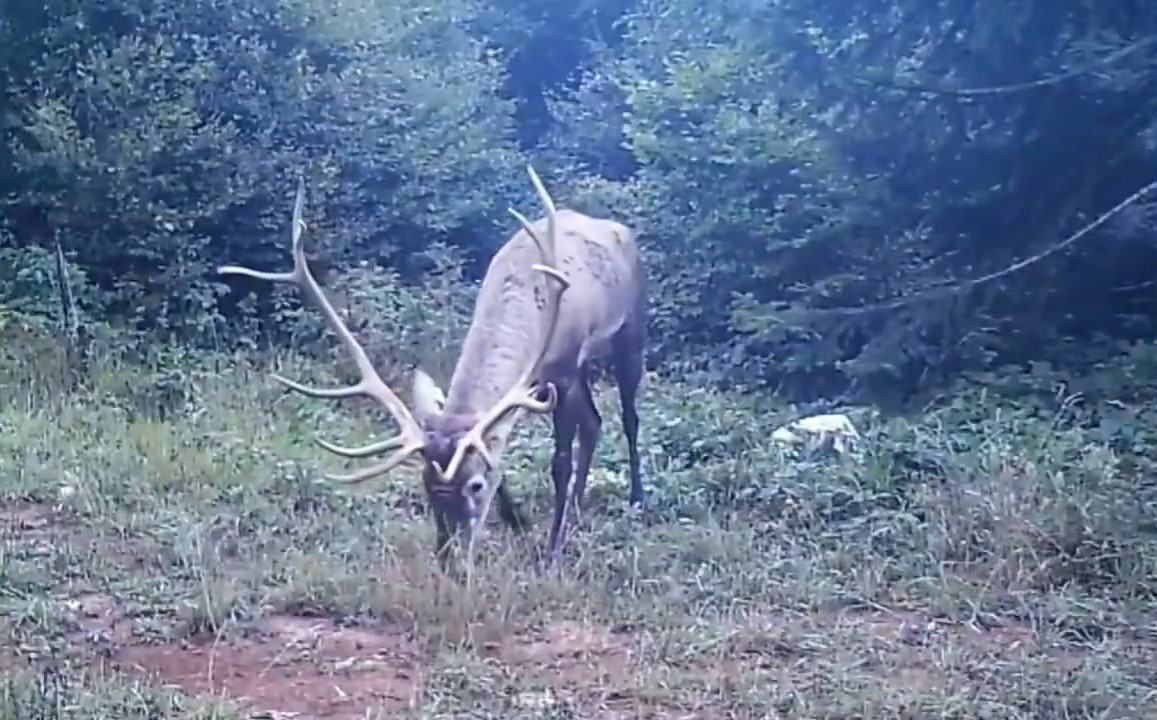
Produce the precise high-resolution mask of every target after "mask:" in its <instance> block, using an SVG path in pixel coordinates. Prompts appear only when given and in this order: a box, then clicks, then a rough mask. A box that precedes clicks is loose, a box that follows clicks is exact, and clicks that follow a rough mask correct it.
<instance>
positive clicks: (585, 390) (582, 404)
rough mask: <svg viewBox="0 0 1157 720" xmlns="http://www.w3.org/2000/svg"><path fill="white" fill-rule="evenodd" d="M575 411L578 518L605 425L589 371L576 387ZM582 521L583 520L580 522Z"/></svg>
mask: <svg viewBox="0 0 1157 720" xmlns="http://www.w3.org/2000/svg"><path fill="white" fill-rule="evenodd" d="M573 395H574V410H575V415H576V417H577V422H578V457H577V458H576V459H575V465H574V487H573V488H572V500H571V502H572V504H573V505H574V509H575V515H576V517H578V518H580V519H581V517H582V507H583V502H584V500H585V498H586V492H587V476H588V475H589V474H590V471H591V463H592V462H593V461H594V458H595V448H596V447H597V446H598V442H599V431H600V429H601V428H602V425H603V418H602V417H601V416H600V415H599V411H598V408H596V407H595V399H594V395H593V394H592V389H591V375H590V372H589V370H585V369H584V371H583V373H582V381H581V382H579V383H578V384H577V385H575V386H574V391H573ZM580 521H581V520H580Z"/></svg>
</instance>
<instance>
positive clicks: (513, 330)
mask: <svg viewBox="0 0 1157 720" xmlns="http://www.w3.org/2000/svg"><path fill="white" fill-rule="evenodd" d="M528 170H529V172H530V178H531V181H532V182H533V183H534V187H535V190H536V191H537V193H538V196H539V199H540V200H541V201H542V203H543V205H545V206H546V217H544V218H542V219H540V220H538V221H536V222H534V223H531V222H529V221H528V220H527V219H526V218H525V217H523V216H522V215H521V214H520V213H518V212H517V211H515V210H513V209H512V210H510V212H511V214H512V215H514V217H515V218H516V219H517V220H518V222H519V223H520V224H521V225H522V229H521V230H519V231H518V232H516V233H515V234H514V236H513V237H511V238H510V239H509V240H508V241H507V242H506V244H505V245H503V246H502V247H501V248H500V249H499V250H498V252H497V253H496V254H495V255H494V257H493V258H492V259H491V261H490V266H489V268H488V269H487V271H486V276H485V278H484V279H483V280H482V286H481V288H480V289H479V291H478V297H477V300H476V301H475V304H474V316H473V319H472V321H471V323H470V329H469V331H468V332H467V334H466V339H465V341H464V343H463V346H462V352H461V355H460V356H459V358H458V362H457V365H456V367H455V369H454V375H453V377H452V378H451V380H450V387H449V390H448V392H446V393H443V392H442V390H441V389H440V388H439V387H438V386H437V384H436V383H435V382H434V380H433V379H431V378H430V376H429V375H427V374H426V373H425V372H423V371H422V370H421V369H416V370H415V371H414V381H413V397H412V403H413V412H412V413H411V411H410V410H409V409H408V408H407V407H406V406H405V404H404V403H403V402H402V401H401V400H400V399H399V398H398V397H397V395H395V394H394V393H393V392H392V391H391V390H390V388H389V387H388V386H387V385H386V383H385V382H383V381H382V379H381V378H380V377H379V376H378V374H377V372H376V371H375V370H374V368H373V366H372V365H371V363H370V361H369V358H368V357H367V356H366V353H365V351H364V350H363V349H362V347H361V345H360V344H359V343H358V341H357V340H356V339H355V338H354V336H353V333H351V332H350V330H349V328H348V327H346V325H345V323H344V322H343V320H342V318H341V316H340V315H339V313H338V312H337V311H336V310H335V309H334V307H333V305H332V304H331V303H330V302H329V300H328V299H327V298H326V296H325V294H324V293H323V292H322V290H321V287H320V286H319V285H318V283H317V281H316V280H315V279H314V277H313V275H312V274H311V272H310V270H309V267H308V265H307V263H306V258H305V253H304V250H303V243H302V234H303V232H304V229H305V225H304V222H303V221H302V219H301V215H302V206H303V204H304V186H303V184H302V183H300V182H299V184H298V190H297V199H296V202H295V203H294V208H293V229H292V238H293V270H292V271H290V272H282V273H271V272H259V271H257V270H251V269H249V268H244V267H237V266H226V267H222V268H220V269H219V270H218V272H219V273H221V274H234V275H246V276H249V277H253V278H257V279H260V280H269V281H273V282H287V283H294V284H295V285H297V286H298V287H299V288H300V290H301V291H302V292H303V293H304V295H305V296H306V299H308V300H310V301H312V302H313V303H314V304H315V305H317V306H318V307H319V308H320V310H321V312H322V315H323V316H324V317H325V319H326V322H327V323H328V325H329V327H330V328H331V329H332V330H333V331H334V333H335V334H337V336H338V338H339V339H340V340H341V342H342V344H343V345H344V346H345V348H346V350H347V351H348V352H349V353H350V355H352V356H353V359H354V362H355V363H356V365H357V368H358V370H359V372H360V374H361V381H360V382H358V383H357V384H356V385H353V386H350V387H346V388H336V389H323V388H312V387H307V386H304V385H301V384H300V383H297V382H294V381H292V380H289V379H286V378H284V377H280V376H277V375H275V376H274V378H275V379H276V380H277V381H278V382H280V383H281V384H283V385H285V386H287V387H289V388H291V389H293V390H296V391H298V392H301V393H303V394H305V395H309V396H311V397H317V398H342V397H351V396H355V395H365V396H368V397H371V398H373V399H375V400H377V401H378V402H379V403H381V404H382V405H383V406H384V407H385V408H386V410H388V411H389V413H390V415H392V416H393V418H394V419H395V420H396V421H397V423H398V425H399V426H400V429H401V430H400V432H399V434H398V435H397V436H396V437H393V438H390V439H389V440H383V441H379V442H375V443H371V444H369V445H366V446H364V447H358V448H345V447H340V446H337V445H334V444H332V443H330V442H328V441H326V440H323V439H321V438H318V440H317V442H318V443H319V444H320V445H322V447H324V448H326V449H327V450H329V451H331V452H333V453H336V454H338V455H341V456H344V457H349V458H364V457H370V456H372V455H377V454H381V453H384V452H387V451H391V450H392V451H393V454H392V455H390V456H389V457H388V458H386V459H385V460H384V461H383V462H381V463H379V464H377V465H374V466H372V467H368V468H365V469H363V470H360V471H357V472H354V473H351V474H349V475H329V476H328V477H329V478H330V479H333V480H337V481H341V482H346V483H360V482H364V481H366V480H369V479H371V478H374V477H378V476H381V475H384V474H385V473H387V472H389V471H390V470H392V469H394V468H395V467H397V466H399V465H401V464H403V463H405V462H408V461H409V460H411V459H414V458H415V457H416V456H420V458H421V461H422V464H423V472H422V480H423V484H424V485H425V488H426V495H427V498H428V501H429V504H430V509H431V511H432V514H433V516H434V521H435V525H436V528H437V551H438V554H439V556H440V557H441V558H442V559H443V560H445V558H446V550H447V549H448V547H449V545H450V540H451V537H452V536H453V535H458V536H460V537H463V539H465V540H466V542H467V547H468V553H469V548H472V547H473V542H472V541H473V537H474V535H473V532H474V529H475V528H476V527H477V526H479V525H480V524H482V523H484V522H485V520H486V517H487V515H488V513H489V510H490V504H491V501H492V500H493V499H494V496H495V495H497V496H498V501H499V514H500V515H501V517H502V519H503V521H504V522H505V523H506V524H507V525H509V526H511V527H513V528H514V529H516V530H523V529H524V528H525V522H524V521H523V520H522V517H521V515H520V513H519V512H518V509H517V508H516V507H515V505H514V502H513V500H512V499H511V497H510V495H509V493H508V491H507V490H506V489H505V488H504V487H503V486H502V482H501V475H500V469H499V462H500V460H501V456H502V452H503V449H504V447H505V444H506V440H507V436H508V434H509V432H510V430H511V427H512V426H513V423H514V422H515V421H516V419H517V417H518V416H519V415H520V414H521V413H522V411H529V412H532V413H544V414H545V413H552V425H553V429H554V454H553V458H552V460H551V479H552V480H553V481H554V517H553V521H552V523H551V528H550V534H549V537H548V540H547V558H548V562H549V563H550V564H554V563H555V562H556V561H557V560H558V558H559V556H560V554H561V550H562V541H563V537H564V534H565V533H564V525H565V523H566V515H567V508H568V505H569V504H570V503H571V502H572V500H573V503H574V505H575V510H576V511H577V510H578V509H579V508H580V507H581V504H582V501H583V496H584V494H585V490H586V483H587V475H588V473H589V472H590V467H591V461H592V458H593V456H594V452H595V445H596V443H597V441H598V436H599V429H600V427H601V425H602V418H601V417H600V416H599V413H598V410H597V409H596V408H595V404H594V398H593V396H592V394H591V391H592V388H591V383H592V379H593V378H592V363H593V362H594V361H596V360H606V361H609V364H610V366H611V371H612V374H613V375H614V378H615V380H616V384H617V385H618V388H619V398H620V400H621V403H622V422H623V431H624V433H625V435H626V438H627V452H628V464H629V470H630V479H631V488H630V496H629V501H630V504H631V505H635V506H638V505H641V504H642V502H643V484H642V478H641V476H640V469H639V448H638V432H639V417H638V413H637V411H636V400H637V396H638V393H639V387H640V381H641V380H642V375H643V346H644V343H645V339H646V322H647V319H646V298H645V287H644V276H643V269H642V266H641V264H640V261H639V254H638V250H637V247H636V245H635V239H634V235H633V233H632V232H631V230H630V229H628V228H627V227H626V226H624V225H621V224H619V223H617V222H613V221H610V220H601V219H597V218H592V217H589V216H587V215H584V214H582V213H579V212H577V211H574V210H565V209H564V210H556V209H555V206H554V202H553V201H552V200H551V197H550V195H549V194H548V193H547V191H546V189H545V188H544V187H543V185H542V182H541V181H540V180H539V178H538V175H537V174H536V173H535V172H534V169H533V168H528ZM576 437H577V440H578V454H577V457H575V456H573V454H572V453H573V445H574V441H575V439H576Z"/></svg>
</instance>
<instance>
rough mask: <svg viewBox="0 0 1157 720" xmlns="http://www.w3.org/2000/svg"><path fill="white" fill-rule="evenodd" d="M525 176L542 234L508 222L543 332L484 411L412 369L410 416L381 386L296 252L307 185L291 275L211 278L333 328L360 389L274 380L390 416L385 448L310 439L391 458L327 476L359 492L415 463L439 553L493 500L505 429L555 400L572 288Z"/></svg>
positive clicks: (235, 270)
mask: <svg viewBox="0 0 1157 720" xmlns="http://www.w3.org/2000/svg"><path fill="white" fill-rule="evenodd" d="M528 171H529V173H530V178H531V181H532V182H533V184H534V187H535V190H536V192H537V193H538V196H539V199H540V200H541V201H542V203H543V205H544V206H545V207H546V232H545V233H544V236H540V232H539V231H536V230H535V228H534V226H532V224H531V223H530V222H529V221H528V220H527V219H526V218H525V217H524V216H523V215H521V214H520V213H518V212H517V211H515V210H513V209H512V210H510V213H511V214H512V215H513V216H514V217H515V218H516V219H517V220H518V222H519V223H520V224H521V225H522V230H523V232H525V233H526V234H527V235H528V236H529V237H530V238H531V239H532V240H533V244H534V246H535V247H536V248H537V255H538V260H539V262H532V261H529V260H528V264H529V265H530V267H531V268H532V269H533V271H534V272H535V273H539V274H541V276H542V277H543V278H544V280H543V282H542V284H543V285H544V286H545V298H544V302H545V307H544V308H543V309H542V312H541V314H540V317H541V318H542V325H541V327H540V328H539V332H536V333H532V334H531V335H530V336H528V337H530V338H531V339H532V340H533V342H534V345H535V346H534V347H533V348H530V347H521V348H518V350H519V352H514V353H512V354H511V355H510V357H512V358H515V360H516V361H517V362H519V363H522V367H521V368H519V370H518V373H517V377H516V379H515V380H514V382H513V383H512V384H510V385H508V386H507V387H506V389H505V390H504V392H502V393H501V394H500V395H499V396H498V397H497V400H496V401H494V402H493V403H492V404H490V405H489V406H488V407H485V408H481V409H474V408H471V409H470V411H467V412H463V411H460V410H456V409H452V408H447V407H446V399H447V398H446V395H445V394H444V393H443V392H442V391H441V390H440V389H439V388H438V386H437V385H436V384H435V382H434V381H433V379H431V378H430V377H429V375H427V374H426V373H425V372H423V371H421V370H420V369H419V370H417V371H415V373H414V383H413V397H412V404H413V407H414V411H413V412H411V410H410V409H409V408H407V406H406V405H405V404H404V403H403V402H402V401H401V400H400V399H399V398H398V396H397V395H395V394H394V392H393V391H392V390H390V388H389V386H387V384H386V383H385V382H384V381H383V380H382V379H381V377H380V376H379V375H378V373H377V372H376V371H375V369H374V367H373V365H372V364H371V362H370V360H369V358H368V356H367V355H366V352H365V350H364V349H363V348H362V346H361V344H360V343H359V342H358V341H357V339H356V338H355V337H354V335H353V333H352V332H351V331H350V330H349V328H348V327H347V325H346V323H345V321H344V320H343V318H342V315H341V313H339V312H338V311H337V310H336V309H335V308H334V306H333V304H332V303H331V302H330V300H329V299H328V298H327V297H326V295H325V293H324V292H323V291H322V289H321V287H320V286H319V284H318V282H317V280H316V279H315V277H314V276H313V274H312V273H311V272H310V268H309V265H308V263H307V261H306V254H305V249H304V243H303V236H304V234H305V230H306V225H305V222H304V221H303V219H302V213H303V206H304V202H305V200H304V196H305V190H304V181H299V183H298V188H297V196H296V200H295V201H294V206H293V220H292V231H291V233H292V247H293V269H292V270H290V271H289V272H261V271H257V270H253V269H250V268H246V267H239V266H235V265H228V266H223V267H221V268H219V269H218V273H219V274H222V275H244V276H248V277H251V278H256V279H259V280H267V281H270V282H278V283H292V284H294V285H296V286H297V287H298V288H299V289H300V290H301V292H302V293H303V295H304V296H305V299H307V300H309V301H312V302H313V304H314V305H316V306H317V307H318V309H319V310H320V311H321V313H322V316H323V317H324V318H325V321H326V323H327V324H328V326H329V327H330V329H331V330H332V331H333V332H334V334H336V335H337V337H338V339H339V340H340V341H341V343H342V345H343V346H344V347H345V349H346V351H347V352H348V353H349V354H350V356H351V357H352V358H353V360H354V363H355V365H356V367H357V370H358V372H359V374H360V376H361V379H360V381H359V382H358V383H357V384H355V385H352V386H349V387H344V388H315V387H310V386H306V385H302V384H301V383H298V382H296V381H293V380H290V379H288V378H285V377H282V376H280V375H274V379H275V380H276V381H277V382H279V383H281V384H282V385H285V386H286V387H288V388H290V389H292V390H295V391H297V392H300V393H302V394H304V395H308V396H310V397H315V398H346V397H353V396H357V395H362V396H366V397H369V398H372V399H374V400H375V401H377V402H378V403H379V404H380V405H381V406H382V407H384V408H385V409H386V411H387V412H389V414H390V415H391V416H392V417H393V418H394V420H395V421H396V422H397V424H398V426H399V432H398V434H397V435H396V436H394V437H391V438H389V439H386V440H382V441H379V442H374V443H370V444H368V445H365V446H363V447H353V448H350V447H342V446H340V445H335V444H334V443H332V442H329V441H328V440H325V439H322V438H318V439H317V442H318V443H319V444H320V445H321V446H322V447H324V448H325V449H327V450H329V451H330V452H332V453H335V454H337V455H341V456H343V457H347V458H368V457H371V456H376V455H380V454H383V453H389V455H388V456H387V457H386V458H385V459H384V460H383V461H381V462H379V463H377V464H375V465H372V466H369V467H366V468H364V469H362V470H359V471H356V472H353V473H351V474H348V475H332V474H331V475H327V477H328V478H330V479H332V480H336V481H341V482H346V483H361V482H364V481H367V480H370V479H373V478H376V477H379V476H382V475H384V474H386V473H388V472H390V471H391V470H393V469H394V468H396V467H398V466H400V465H402V464H403V463H407V462H411V461H414V460H416V459H417V460H420V461H421V463H422V465H423V471H422V477H423V484H424V486H425V489H426V494H427V498H428V501H429V503H430V505H431V509H432V511H433V515H434V517H435V519H436V522H437V524H438V534H439V544H440V546H441V545H444V544H445V543H446V541H447V539H448V536H449V535H450V533H452V532H454V531H458V532H464V533H466V534H467V535H469V534H470V533H471V531H472V530H473V529H474V527H475V526H476V525H477V524H478V523H479V522H480V521H481V520H483V519H484V518H485V517H486V515H487V513H488V511H489V507H490V503H491V500H492V499H493V497H494V495H495V493H496V492H500V484H499V482H498V478H497V473H495V472H494V470H495V469H496V468H497V463H498V461H497V458H496V455H497V454H498V453H495V452H492V450H491V444H492V443H494V442H498V443H499V444H501V440H502V438H504V431H503V429H502V426H503V425H504V424H506V422H507V421H508V420H510V418H511V416H512V415H513V414H514V413H516V412H518V411H529V412H532V413H549V412H551V411H552V410H553V409H554V408H555V407H556V404H557V403H558V400H559V396H558V389H557V388H556V386H555V385H554V384H553V383H550V382H540V381H538V377H539V374H540V373H539V369H540V364H541V363H542V360H543V356H544V354H545V353H546V351H547V349H548V348H549V347H550V346H551V341H552V338H553V337H554V333H555V329H556V327H557V324H558V319H559V307H560V299H561V296H562V294H563V293H564V292H565V291H566V290H567V288H568V285H569V283H568V281H567V279H566V277H565V276H564V275H563V274H562V273H560V272H559V270H558V269H557V268H556V247H557V244H556V243H557V234H558V228H557V222H556V210H555V205H554V202H553V200H552V199H551V197H550V195H549V193H547V191H546V189H545V188H544V187H543V185H542V182H541V181H540V180H539V178H538V175H537V174H536V173H535V172H534V169H533V168H528ZM520 257H521V256H520ZM536 287H538V285H536ZM476 317H477V316H476ZM456 376H457V373H456ZM452 388H453V386H452Z"/></svg>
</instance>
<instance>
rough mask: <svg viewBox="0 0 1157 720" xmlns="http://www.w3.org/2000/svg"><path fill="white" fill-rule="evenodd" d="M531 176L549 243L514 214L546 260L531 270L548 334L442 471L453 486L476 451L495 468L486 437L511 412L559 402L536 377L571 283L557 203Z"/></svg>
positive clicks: (554, 391) (547, 407)
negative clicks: (560, 261) (563, 265)
mask: <svg viewBox="0 0 1157 720" xmlns="http://www.w3.org/2000/svg"><path fill="white" fill-rule="evenodd" d="M526 169H527V172H529V173H530V180H531V182H532V183H534V189H535V191H536V192H537V193H538V198H539V200H541V201H542V204H543V205H544V206H545V207H546V235H547V239H546V242H543V241H542V239H541V238H539V237H538V234H537V233H535V232H534V229H533V228H532V227H531V224H530V221H529V220H527V219H526V217H525V216H524V215H523V214H522V213H520V212H518V211H517V210H515V209H514V208H510V214H511V215H513V216H514V217H515V219H516V220H518V222H519V224H521V225H522V229H523V230H525V231H526V233H527V234H528V235H530V237H531V239H532V240H533V241H534V244H535V245H537V246H538V251H539V254H540V255H541V256H542V262H541V263H535V264H534V265H532V266H531V267H532V268H533V269H534V270H537V271H538V272H541V273H542V274H543V275H545V276H546V277H547V283H546V284H547V301H546V317H547V320H546V322H547V324H546V329H545V332H544V333H543V335H542V338H541V343H540V345H539V349H538V354H537V355H536V356H535V357H534V359H533V360H531V361H530V362H529V363H528V364H527V365H526V367H525V368H524V369H523V371H522V375H521V376H519V378H518V380H517V381H516V382H515V383H514V385H513V386H512V387H511V388H510V390H509V391H508V392H507V393H506V395H504V396H503V397H502V398H501V399H500V400H499V401H498V402H497V403H495V405H494V407H493V408H491V409H490V411H489V412H487V413H486V414H485V415H484V416H483V417H482V418H481V419H479V421H478V422H477V423H475V425H474V427H473V428H471V429H470V431H469V432H468V433H467V434H466V436H465V437H463V438H462V441H461V442H459V443H458V447H457V448H455V450H454V456H453V457H452V458H451V459H450V463H449V464H448V465H447V466H446V467H445V469H441V468H439V470H440V472H441V474H442V478H443V479H444V480H446V481H447V482H449V481H450V480H452V479H453V478H454V475H455V474H456V473H457V472H458V468H459V467H461V465H462V462H463V461H464V460H465V459H466V453H467V452H468V451H469V450H470V449H473V450H474V451H476V452H477V453H478V454H479V455H481V456H482V459H483V461H484V462H485V463H486V465H487V466H488V467H493V466H494V461H493V458H492V457H491V455H490V451H489V449H488V448H487V447H486V434H487V433H488V432H490V430H491V428H493V427H494V425H495V424H496V423H498V422H499V421H500V420H501V419H502V418H503V417H505V416H506V415H507V414H508V413H509V412H510V411H511V410H514V409H516V408H520V407H521V408H523V409H525V410H529V411H530V412H535V413H547V412H550V411H551V410H553V409H554V407H555V405H556V404H557V402H558V389H557V388H555V386H554V385H553V384H551V383H545V384H543V385H538V384H535V383H534V382H533V381H534V376H535V375H536V374H537V372H538V370H539V369H540V367H539V366H540V365H541V363H542V360H543V358H544V357H545V355H546V352H547V350H548V349H549V348H550V343H551V340H552V339H553V337H554V332H555V329H556V328H557V327H558V314H559V308H560V307H561V302H560V301H561V299H562V294H563V293H564V292H566V290H567V288H568V287H570V281H568V280H567V279H566V276H564V275H563V274H562V273H561V272H559V270H558V268H557V267H556V266H557V250H558V245H557V239H558V235H557V227H556V226H557V221H556V217H555V216H556V209H555V205H554V200H553V199H551V197H550V193H548V192H547V191H546V187H545V186H544V185H543V184H542V180H540V179H539V177H538V173H536V172H535V171H534V168H533V167H532V166H529V165H528V166H527V168H526ZM551 279H553V280H555V282H556V284H555V286H554V287H553V288H552V287H551V282H550V280H551ZM544 390H545V392H546V396H545V397H544V398H543V399H539V398H538V395H539V393H541V392H542V391H544Z"/></svg>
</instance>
